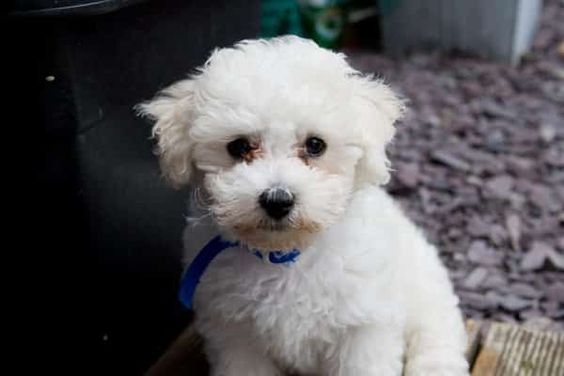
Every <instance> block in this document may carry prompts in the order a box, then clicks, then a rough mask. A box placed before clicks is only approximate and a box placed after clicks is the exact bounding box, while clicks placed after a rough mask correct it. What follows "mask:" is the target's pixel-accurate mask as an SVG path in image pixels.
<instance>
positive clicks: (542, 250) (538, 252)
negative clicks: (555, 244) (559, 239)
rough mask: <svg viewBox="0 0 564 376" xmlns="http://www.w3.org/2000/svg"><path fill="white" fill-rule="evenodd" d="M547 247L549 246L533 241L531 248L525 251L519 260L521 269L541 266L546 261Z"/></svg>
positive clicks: (534, 268) (532, 268)
mask: <svg viewBox="0 0 564 376" xmlns="http://www.w3.org/2000/svg"><path fill="white" fill-rule="evenodd" d="M549 248H550V246H548V245H547V244H545V243H541V242H534V243H533V244H532V246H531V249H530V250H529V251H528V252H527V253H525V255H524V256H523V259H522V260H521V269H522V270H526V271H530V270H538V269H540V268H542V267H543V266H544V263H545V261H546V257H547V254H548V249H549Z"/></svg>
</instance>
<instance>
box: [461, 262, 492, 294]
mask: <svg viewBox="0 0 564 376" xmlns="http://www.w3.org/2000/svg"><path fill="white" fill-rule="evenodd" d="M487 276H488V270H487V269H486V268H484V267H481V266H479V267H477V268H474V270H472V271H471V272H470V274H468V275H467V276H466V278H464V280H463V281H462V286H463V287H464V288H466V289H468V290H475V289H477V288H478V287H479V286H480V284H481V283H482V282H483V281H484V280H485V279H486V277H487Z"/></svg>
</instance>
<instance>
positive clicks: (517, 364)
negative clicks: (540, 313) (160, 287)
mask: <svg viewBox="0 0 564 376" xmlns="http://www.w3.org/2000/svg"><path fill="white" fill-rule="evenodd" d="M466 330H467V332H468V347H467V350H466V357H467V359H468V361H469V363H470V364H473V366H472V376H564V332H560V333H554V332H541V331H535V330H530V329H525V328H522V327H520V326H516V325H511V324H502V323H492V324H491V325H488V324H485V323H482V322H480V321H474V320H468V321H467V322H466ZM207 374H208V367H207V364H206V360H205V357H204V356H203V353H202V341H201V338H200V337H199V336H198V334H197V333H196V332H195V331H194V329H193V328H192V327H188V328H187V329H186V330H185V331H184V332H183V333H182V334H181V335H180V336H179V337H178V339H177V340H176V341H175V342H174V343H173V344H172V345H171V346H170V348H169V349H168V350H167V351H166V352H165V354H163V356H162V357H161V358H160V359H159V360H158V361H157V363H155V365H153V367H151V369H149V370H148V371H147V373H146V374H145V375H146V376H191V375H194V376H203V375H207Z"/></svg>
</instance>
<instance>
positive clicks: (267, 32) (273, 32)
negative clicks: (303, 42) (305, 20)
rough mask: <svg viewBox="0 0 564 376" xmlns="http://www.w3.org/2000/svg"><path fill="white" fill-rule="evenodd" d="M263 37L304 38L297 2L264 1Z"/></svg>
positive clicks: (284, 0) (283, 0)
mask: <svg viewBox="0 0 564 376" xmlns="http://www.w3.org/2000/svg"><path fill="white" fill-rule="evenodd" d="M260 34H261V36H262V37H264V38H270V37H275V36H278V35H286V34H294V35H299V36H304V33H303V30H302V21H301V18H300V7H299V5H298V3H297V2H296V1H295V0H262V17H261V33H260Z"/></svg>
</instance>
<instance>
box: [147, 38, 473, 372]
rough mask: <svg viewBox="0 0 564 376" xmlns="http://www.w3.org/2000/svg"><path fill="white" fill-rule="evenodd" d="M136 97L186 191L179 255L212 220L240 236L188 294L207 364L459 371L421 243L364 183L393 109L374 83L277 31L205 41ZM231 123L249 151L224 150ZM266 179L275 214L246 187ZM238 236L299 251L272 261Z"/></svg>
mask: <svg viewBox="0 0 564 376" xmlns="http://www.w3.org/2000/svg"><path fill="white" fill-rule="evenodd" d="M139 108H140V111H141V112H142V113H143V114H145V115H148V116H149V117H151V118H152V119H153V120H155V121H156V125H155V127H154V133H155V135H156V136H157V138H158V152H159V154H160V157H161V166H162V169H163V172H164V174H165V175H166V176H167V177H168V178H169V179H170V181H171V182H172V183H173V184H175V185H182V184H185V183H187V182H188V181H189V180H191V181H192V182H193V183H194V185H195V186H196V187H197V189H198V191H199V192H202V194H201V195H202V196H203V200H202V201H203V204H201V205H200V207H199V208H198V207H194V208H193V209H192V214H194V215H196V216H198V215H201V216H202V219H201V220H200V221H198V224H197V226H196V227H192V226H189V227H188V228H187V231H186V233H185V245H186V251H187V261H190V260H191V258H192V257H193V256H194V254H195V252H197V250H199V249H200V248H201V246H202V245H203V244H204V243H205V242H206V241H207V240H209V239H210V238H211V237H213V236H214V235H216V234H217V233H221V234H223V236H225V237H227V238H231V239H236V240H238V241H240V242H241V243H242V244H243V246H242V247H241V248H233V249H229V250H227V251H224V252H223V253H222V254H220V256H218V258H216V259H215V260H214V261H213V263H212V264H211V266H210V267H209V268H208V270H207V271H206V273H205V275H204V277H203V279H202V281H201V283H200V285H199V287H198V290H197V293H196V296H195V302H194V305H195V309H196V322H195V324H196V328H197V330H198V331H199V332H200V333H201V334H202V336H203V337H204V338H205V340H206V352H207V355H208V357H209V360H210V362H211V365H212V373H213V375H215V376H252V375H255V376H267V375H280V374H281V373H282V372H283V371H293V372H299V373H300V374H303V375H310V374H311V375H314V374H317V375H333V376H337V375H339V376H352V375H354V376H369V375H378V376H385V375H401V374H402V370H404V372H405V374H406V375H412V376H413V375H433V376H440V375H452V376H458V375H467V374H468V365H467V362H466V360H465V359H464V349H465V343H466V341H465V332H464V327H463V323H462V318H461V314H460V312H459V309H458V308H457V304H458V299H457V298H456V296H455V295H454V293H453V289H452V287H451V284H450V282H449V280H448V276H447V273H446V270H445V269H444V267H443V266H442V265H441V263H440V260H439V258H438V255H437V251H436V249H435V248H434V247H433V246H431V245H430V244H429V243H427V241H426V240H425V239H424V237H423V236H422V234H421V233H420V232H419V231H418V230H417V229H416V228H415V226H414V225H413V224H412V223H411V222H410V221H409V220H408V219H407V218H406V217H405V216H404V215H403V214H402V212H401V211H400V210H399V208H398V207H397V206H396V205H395V204H394V202H393V201H392V199H391V198H390V197H389V196H388V195H387V194H386V193H385V192H384V191H383V190H382V189H381V188H380V187H379V185H381V184H384V183H385V182H387V180H388V179H389V172H388V161H387V159H386V155H385V147H386V144H387V143H388V142H389V141H390V140H391V138H392V136H393V133H394V129H393V126H392V125H393V123H394V122H395V120H396V119H397V118H398V117H399V116H400V115H401V113H402V111H403V104H402V102H401V101H400V100H399V99H398V98H397V97H396V95H394V93H393V92H392V91H391V90H390V89H389V87H388V86H386V85H385V84H384V83H382V82H381V81H378V80H374V79H373V78H372V77H367V76H363V75H361V74H360V73H358V72H356V71H355V70H354V69H352V68H351V67H350V66H349V65H348V64H347V62H346V60H345V57H344V56H343V55H342V54H336V53H333V52H331V51H328V50H324V49H322V48H319V47H317V46H316V45H315V44H314V43H312V42H309V41H306V40H303V39H299V38H296V37H283V38H276V39H271V40H268V41H267V40H254V41H244V42H241V43H239V44H237V45H236V46H235V47H233V48H226V49H221V50H216V51H215V52H214V53H213V54H212V56H211V57H210V58H209V60H208V61H207V62H206V64H205V65H204V66H203V67H202V68H201V69H200V70H199V73H198V74H196V75H194V76H193V77H190V78H189V79H186V80H183V81H180V82H178V83H176V84H174V85H172V86H171V87H169V88H167V89H165V90H164V91H163V92H162V93H161V94H160V95H159V96H157V98H155V99H154V100H152V101H149V102H147V103H144V104H142V105H140V107H139ZM312 136H315V137H319V138H321V139H323V140H324V141H325V142H326V144H327V149H326V151H325V152H324V154H322V155H321V156H318V157H311V156H304V143H305V140H306V139H307V138H308V137H312ZM238 137H245V138H247V139H248V140H250V141H251V142H252V143H253V145H256V148H257V150H256V155H254V154H253V158H249V159H244V160H237V159H235V158H233V157H232V156H230V155H229V154H228V152H227V149H226V144H227V143H229V142H230V141H232V140H234V139H236V138H238ZM275 186H276V187H283V188H284V189H286V190H288V191H291V192H292V193H293V195H294V196H295V198H296V203H295V206H294V207H293V209H292V211H291V213H290V214H289V215H288V217H287V218H285V219H283V220H280V221H274V220H272V219H271V218H269V217H268V216H267V215H266V213H264V211H263V210H262V208H261V207H260V205H259V203H258V196H259V195H260V194H261V192H263V191H265V190H267V189H269V188H272V187H275ZM208 214H209V215H208ZM247 247H256V248H261V249H264V250H269V249H290V248H293V247H300V249H301V252H302V254H301V256H300V258H299V259H298V261H297V262H296V263H294V264H292V265H290V266H288V265H274V264H268V263H264V262H263V261H261V260H260V259H259V258H257V257H255V256H254V255H252V254H250V253H249V252H248V251H247V250H246V249H247Z"/></svg>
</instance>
